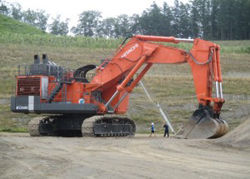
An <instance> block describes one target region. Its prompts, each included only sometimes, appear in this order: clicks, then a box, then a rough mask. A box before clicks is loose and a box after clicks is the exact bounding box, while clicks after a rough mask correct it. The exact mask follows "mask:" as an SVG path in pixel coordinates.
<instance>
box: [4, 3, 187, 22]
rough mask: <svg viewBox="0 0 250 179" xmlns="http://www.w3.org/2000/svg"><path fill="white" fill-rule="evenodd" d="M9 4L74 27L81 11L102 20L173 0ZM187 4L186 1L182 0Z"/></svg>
mask: <svg viewBox="0 0 250 179" xmlns="http://www.w3.org/2000/svg"><path fill="white" fill-rule="evenodd" d="M5 1H6V2H9V3H14V2H17V3H19V4H20V5H21V6H22V8H23V9H24V10H27V9H29V8H30V9H33V10H36V9H43V10H45V11H46V12H47V13H48V14H50V16H51V17H56V16H57V15H61V17H62V18H64V19H65V18H69V19H70V26H72V25H76V23H77V20H78V16H79V14H80V13H81V12H82V11H86V10H97V11H100V12H102V16H103V18H106V17H116V16H118V15H120V14H127V15H132V14H134V13H137V14H140V13H142V11H143V10H145V9H146V8H149V7H150V5H151V4H152V3H153V2H154V1H155V2H156V3H157V4H158V5H160V6H162V4H163V2H167V3H168V4H169V5H170V6H171V5H173V2H174V0H70V1H68V0H5ZM182 1H183V2H187V1H188V0H182Z"/></svg>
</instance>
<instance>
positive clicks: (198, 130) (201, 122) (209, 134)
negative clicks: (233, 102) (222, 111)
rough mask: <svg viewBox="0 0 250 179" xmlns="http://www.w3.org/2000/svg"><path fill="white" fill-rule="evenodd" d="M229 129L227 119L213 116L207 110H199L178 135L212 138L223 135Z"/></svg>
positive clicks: (189, 137) (190, 137)
mask: <svg viewBox="0 0 250 179" xmlns="http://www.w3.org/2000/svg"><path fill="white" fill-rule="evenodd" d="M228 130H229V127H228V124H227V122H226V121H224V120H222V119H217V118H212V117H211V116H210V115H209V113H208V112H207V111H203V110H202V112H201V110H197V111H196V112H195V113H194V114H193V116H192V117H191V118H190V119H189V121H188V122H186V123H185V124H184V127H183V130H182V131H181V133H179V134H177V135H179V136H180V137H181V138H186V139H210V138H218V137H221V136H223V135H224V134H226V133H227V132H228Z"/></svg>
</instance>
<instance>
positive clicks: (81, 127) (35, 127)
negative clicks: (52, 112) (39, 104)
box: [28, 115, 136, 137]
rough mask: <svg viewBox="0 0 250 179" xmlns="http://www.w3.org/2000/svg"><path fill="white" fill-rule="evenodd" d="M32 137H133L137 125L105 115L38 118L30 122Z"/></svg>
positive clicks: (130, 121) (121, 118) (124, 117)
mask: <svg viewBox="0 0 250 179" xmlns="http://www.w3.org/2000/svg"><path fill="white" fill-rule="evenodd" d="M28 130H29V133H30V135H31V136H64V137H75V136H78V137H80V136H88V137H94V136H96V137H98V136H105V137H114V136H117V137H118V136H133V135H134V134H135V131H136V125H135V123H134V121H133V120H131V119H129V118H128V117H126V116H117V115H105V116H93V117H89V118H86V117H84V116H81V115H59V116H49V117H37V118H34V119H32V120H30V122H29V124H28Z"/></svg>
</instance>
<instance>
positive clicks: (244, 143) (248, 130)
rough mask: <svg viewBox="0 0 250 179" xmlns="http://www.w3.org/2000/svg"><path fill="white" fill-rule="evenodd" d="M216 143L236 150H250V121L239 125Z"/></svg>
mask: <svg viewBox="0 0 250 179" xmlns="http://www.w3.org/2000/svg"><path fill="white" fill-rule="evenodd" d="M216 142H217V143H221V144H224V145H230V146H233V147H237V148H250V119H248V120H246V121H245V122H243V123H242V124H240V125H239V126H238V127H236V128H235V129H234V130H233V131H231V132H229V133H228V134H226V135H225V136H223V137H221V138H219V139H217V141H216Z"/></svg>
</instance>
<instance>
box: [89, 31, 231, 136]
mask: <svg viewBox="0 0 250 179" xmlns="http://www.w3.org/2000/svg"><path fill="white" fill-rule="evenodd" d="M155 42H167V43H180V42H187V43H193V47H192V49H191V50H190V51H185V50H182V49H178V48H175V47H171V46H167V45H165V44H164V45H162V44H160V43H155ZM219 51H220V47H219V45H217V44H215V43H212V42H209V41H205V40H201V39H198V38H197V39H194V40H192V39H178V38H174V37H159V36H144V35H136V36H133V37H132V38H131V39H130V40H129V41H128V43H126V44H125V45H123V46H121V47H120V48H119V49H118V51H117V52H116V55H115V56H114V57H113V58H112V59H111V60H107V61H106V62H104V64H105V65H103V64H102V65H100V66H99V67H98V68H97V74H96V76H95V77H94V78H93V80H92V81H91V83H92V84H95V85H94V86H95V87H94V88H93V91H95V90H98V91H101V92H102V96H103V98H104V101H105V104H103V105H104V106H103V108H102V112H103V113H116V112H117V110H116V109H117V107H119V106H120V105H121V104H122V103H123V100H124V99H126V98H127V95H128V94H129V93H130V92H132V90H133V89H134V87H135V86H136V85H137V83H138V82H139V81H140V80H141V79H142V77H143V76H144V75H145V74H146V72H147V71H148V70H149V69H150V68H151V67H152V65H153V64H180V63H188V64H189V65H190V67H191V70H192V74H193V80H194V85H195V91H196V96H197V99H198V103H199V108H198V109H197V110H196V111H195V112H194V114H193V115H192V117H191V120H190V122H188V123H187V125H186V128H188V129H187V130H186V131H184V134H183V135H184V136H185V137H188V136H190V135H191V136H192V138H195V136H196V135H197V134H198V135H201V134H200V133H201V132H202V131H203V132H202V133H203V134H204V130H206V131H207V132H206V134H204V135H207V136H205V137H206V138H209V137H218V136H221V135H223V134H224V133H225V132H227V129H228V126H227V124H226V122H225V121H224V120H221V119H220V111H221V108H222V105H223V103H224V99H223V93H222V77H221V68H220V53H219ZM136 74H138V75H136ZM213 84H215V90H216V96H215V97H213V96H212V89H213ZM118 112H119V111H118ZM196 128H197V129H196ZM193 131H198V132H193Z"/></svg>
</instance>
